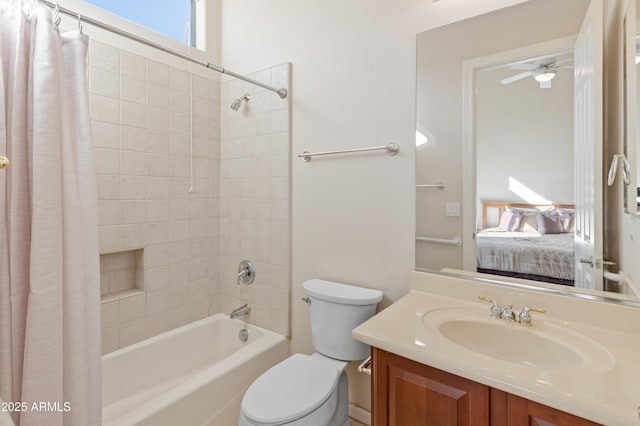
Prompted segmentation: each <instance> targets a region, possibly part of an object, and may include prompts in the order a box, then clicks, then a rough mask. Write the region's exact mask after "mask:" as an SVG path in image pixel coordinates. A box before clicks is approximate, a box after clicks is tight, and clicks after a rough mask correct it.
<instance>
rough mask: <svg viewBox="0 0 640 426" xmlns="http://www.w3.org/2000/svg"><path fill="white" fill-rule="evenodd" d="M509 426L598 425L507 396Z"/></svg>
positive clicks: (544, 406)
mask: <svg viewBox="0 0 640 426" xmlns="http://www.w3.org/2000/svg"><path fill="white" fill-rule="evenodd" d="M508 404H509V426H598V423H593V422H592V421H589V420H586V419H583V418H582V417H577V416H574V415H572V414H569V413H565V412H563V411H559V410H556V409H554V408H551V407H547V406H546V405H542V404H538V403H536V402H533V401H529V400H527V399H524V398H520V397H519V396H515V395H509V396H508Z"/></svg>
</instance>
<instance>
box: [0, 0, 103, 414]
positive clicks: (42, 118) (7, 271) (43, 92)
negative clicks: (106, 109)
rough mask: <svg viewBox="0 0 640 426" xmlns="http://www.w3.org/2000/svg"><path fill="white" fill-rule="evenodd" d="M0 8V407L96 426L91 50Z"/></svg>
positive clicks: (45, 24) (33, 18)
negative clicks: (0, 165)
mask: <svg viewBox="0 0 640 426" xmlns="http://www.w3.org/2000/svg"><path fill="white" fill-rule="evenodd" d="M34 3H35V2H29V1H27V0H23V1H19V0H0V154H2V155H6V156H7V157H8V158H9V160H10V161H11V163H10V165H9V167H8V168H6V169H3V170H0V188H2V189H1V190H2V191H3V193H2V195H1V196H0V215H1V218H0V398H2V400H3V401H5V404H4V405H3V407H4V408H5V409H8V410H9V411H10V414H11V415H12V417H13V420H14V422H16V424H19V425H21V426H27V425H82V426H86V425H97V424H100V418H101V393H100V383H101V371H100V353H101V348H100V346H101V344H100V342H101V338H100V311H99V309H100V290H99V287H100V283H99V279H100V273H99V254H98V236H97V232H98V231H97V201H96V200H97V197H96V184H95V173H94V166H93V151H92V149H93V148H92V142H91V129H90V121H89V107H88V95H87V89H86V82H85V61H86V49H87V38H86V36H85V35H83V34H81V33H80V32H79V31H73V32H66V33H61V32H60V30H59V29H58V28H57V26H56V25H55V24H53V23H52V16H51V11H49V10H48V9H47V8H45V7H44V6H35V5H34Z"/></svg>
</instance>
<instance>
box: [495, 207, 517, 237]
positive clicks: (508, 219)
mask: <svg viewBox="0 0 640 426" xmlns="http://www.w3.org/2000/svg"><path fill="white" fill-rule="evenodd" d="M521 223H522V212H520V211H516V210H511V209H506V210H505V211H504V213H502V216H500V223H499V224H498V229H499V230H501V231H509V232H516V231H518V230H520V225H521Z"/></svg>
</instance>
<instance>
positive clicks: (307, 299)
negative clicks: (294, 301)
mask: <svg viewBox="0 0 640 426" xmlns="http://www.w3.org/2000/svg"><path fill="white" fill-rule="evenodd" d="M300 300H302V301H303V302H304V303H306V304H307V305H310V304H311V299H310V298H308V297H303V298H302V299H300Z"/></svg>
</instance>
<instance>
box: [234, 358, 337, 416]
mask: <svg viewBox="0 0 640 426" xmlns="http://www.w3.org/2000/svg"><path fill="white" fill-rule="evenodd" d="M340 374H341V371H340V370H339V369H338V368H336V367H335V366H334V365H331V364H330V363H327V362H324V361H322V360H319V359H317V358H316V357H312V356H308V355H303V354H294V355H292V356H290V357H289V358H287V359H286V360H284V361H282V362H280V363H279V364H277V365H275V366H274V367H272V368H271V369H269V370H267V371H266V372H265V373H264V374H262V375H261V376H260V377H259V378H258V379H257V380H256V381H254V382H253V383H252V384H251V386H250V387H249V389H248V390H247V392H246V393H245V395H244V398H243V399H242V407H241V411H242V415H243V416H244V417H246V418H247V419H248V420H250V421H251V422H252V424H256V425H264V426H267V425H280V424H285V423H291V422H293V421H295V420H297V419H301V418H303V417H305V416H309V417H313V423H308V424H323V422H324V424H326V422H328V421H329V419H330V418H331V416H332V415H333V413H334V411H335V408H336V405H337V392H336V389H337V385H338V379H339V377H340ZM305 420H307V419H305ZM308 420H311V418H309V419H308Z"/></svg>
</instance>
